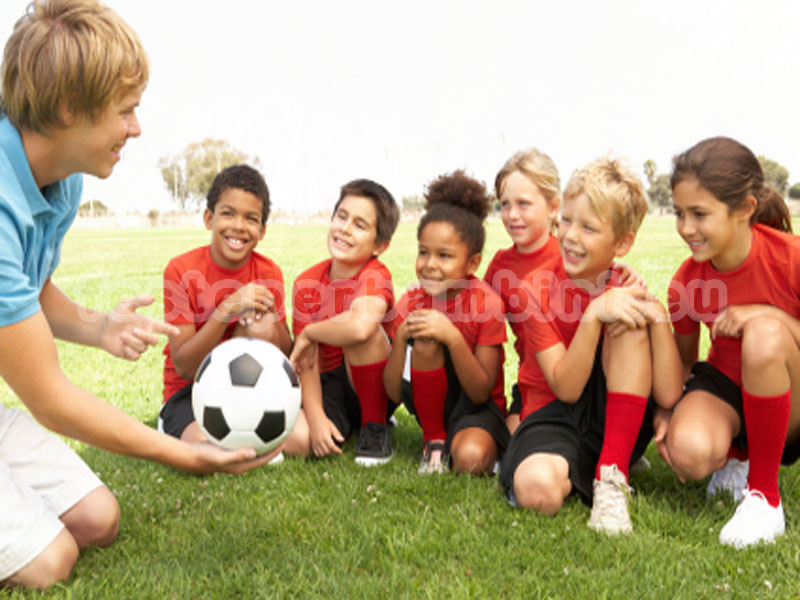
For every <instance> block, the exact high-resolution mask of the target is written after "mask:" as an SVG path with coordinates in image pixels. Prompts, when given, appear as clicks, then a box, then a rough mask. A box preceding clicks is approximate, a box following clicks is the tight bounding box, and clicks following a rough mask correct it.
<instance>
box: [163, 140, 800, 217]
mask: <svg viewBox="0 0 800 600" xmlns="http://www.w3.org/2000/svg"><path fill="white" fill-rule="evenodd" d="M758 160H759V162H760V163H761V168H762V169H763V170H764V179H765V182H766V184H767V185H769V186H770V187H772V188H773V189H774V190H775V191H776V192H778V193H779V194H780V195H781V197H782V198H786V197H787V195H788V197H789V198H792V199H795V200H798V199H800V182H798V183H795V184H794V185H792V186H791V187H790V186H789V170H788V169H787V168H786V167H784V166H783V165H781V164H780V163H778V162H776V161H774V160H771V159H769V158H767V157H765V156H763V155H762V156H759V157H758ZM241 163H247V164H249V165H251V166H253V167H255V168H257V169H260V168H261V161H260V160H259V159H258V157H257V156H250V155H248V154H247V153H245V152H243V151H241V150H239V149H237V148H234V147H233V146H231V145H230V144H229V143H228V142H227V141H225V140H220V139H212V138H206V139H204V140H201V141H198V142H192V143H190V144H189V145H188V146H186V148H184V150H183V151H182V152H180V153H178V154H167V155H165V156H162V157H161V158H160V159H159V160H158V163H157V166H158V168H159V170H160V171H161V178H162V179H163V181H164V186H165V187H166V189H167V191H168V192H169V194H170V196H172V199H173V201H174V202H175V203H176V204H177V205H178V206H179V207H180V208H181V209H183V210H199V209H200V208H202V207H203V206H204V204H205V195H206V192H207V191H208V188H209V187H210V186H211V182H212V181H213V180H214V177H215V176H216V175H217V173H219V172H220V171H221V170H222V169H224V168H226V167H230V166H232V165H236V164H241ZM644 174H645V177H646V178H647V185H648V188H647V194H648V196H649V198H650V205H651V206H653V207H658V208H662V209H663V208H668V207H670V206H672V189H671V187H670V185H669V175H668V174H667V173H659V172H658V166H657V165H656V163H655V161H653V160H650V159H648V160H646V161H645V162H644ZM423 203H424V201H423V198H422V197H421V196H418V195H414V196H407V197H404V198H403V199H402V205H403V209H404V212H406V211H407V212H414V211H421V209H422V205H423Z"/></svg>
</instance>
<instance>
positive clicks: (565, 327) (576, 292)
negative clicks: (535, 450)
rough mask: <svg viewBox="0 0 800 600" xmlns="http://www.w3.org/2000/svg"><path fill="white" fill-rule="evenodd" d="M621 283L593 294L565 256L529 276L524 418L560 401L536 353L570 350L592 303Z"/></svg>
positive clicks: (614, 282) (523, 372)
mask: <svg viewBox="0 0 800 600" xmlns="http://www.w3.org/2000/svg"><path fill="white" fill-rule="evenodd" d="M617 284H618V279H614V278H612V281H610V282H608V283H607V285H606V287H604V288H602V289H597V290H594V291H593V292H592V293H589V292H588V291H587V290H584V289H581V288H580V287H578V284H577V283H575V282H574V281H573V280H572V279H570V277H569V275H567V273H566V271H565V270H564V264H563V262H562V261H561V257H558V258H556V259H552V260H550V261H549V262H547V263H545V264H543V265H542V266H541V267H540V268H539V269H537V270H536V271H534V272H531V273H529V274H528V275H527V276H526V277H525V283H524V285H526V286H529V287H528V293H529V302H530V305H531V309H530V318H528V319H526V320H525V321H524V322H523V327H524V329H525V333H524V336H525V361H524V362H523V363H522V365H521V366H520V369H519V386H520V392H521V394H522V412H521V413H520V418H521V419H524V418H525V417H527V416H528V415H530V414H531V413H534V412H536V411H537V410H539V409H540V408H542V407H543V406H546V405H547V404H549V403H550V402H552V401H553V400H555V399H556V395H555V394H554V393H553V390H551V389H550V385H549V384H548V383H547V379H545V376H544V373H542V369H541V367H540V366H539V361H538V360H537V359H536V353H537V352H541V351H542V350H547V349H548V348H552V347H553V346H555V345H556V344H558V343H562V344H564V347H565V348H569V345H570V344H571V343H572V338H573V337H575V332H576V331H577V329H578V325H580V322H581V317H582V316H583V313H584V312H585V311H586V308H587V307H588V306H589V303H590V302H591V301H592V300H593V299H594V298H596V297H597V296H599V295H600V294H602V293H603V292H605V290H606V289H608V287H611V286H613V285H617Z"/></svg>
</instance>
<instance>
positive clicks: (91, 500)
mask: <svg viewBox="0 0 800 600" xmlns="http://www.w3.org/2000/svg"><path fill="white" fill-rule="evenodd" d="M119 517H120V512H119V503H118V502H117V499H116V498H115V497H114V494H112V493H111V492H110V491H109V489H108V488H107V487H105V486H103V487H99V488H97V489H95V490H93V491H92V492H90V493H89V494H88V495H87V496H86V497H85V498H83V500H81V501H80V502H78V504H76V505H75V506H73V507H72V508H71V509H70V510H68V511H67V512H66V513H64V514H63V515H61V520H62V521H63V522H64V524H65V525H66V526H67V529H69V531H70V533H71V534H72V536H73V537H74V538H75V541H76V542H77V543H78V546H79V547H81V548H85V547H87V546H100V547H105V546H108V545H110V544H111V543H112V542H113V541H114V540H115V539H116V537H117V532H118V531H119Z"/></svg>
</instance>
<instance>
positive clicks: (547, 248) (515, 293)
mask: <svg viewBox="0 0 800 600" xmlns="http://www.w3.org/2000/svg"><path fill="white" fill-rule="evenodd" d="M560 254H561V251H560V250H559V247H558V240H557V239H556V237H555V236H553V235H551V236H550V237H549V238H547V242H546V243H545V245H544V246H542V247H541V248H539V249H538V250H536V251H534V252H527V253H523V252H520V251H519V250H517V247H516V246H511V247H510V248H506V249H505V250H498V251H497V253H496V254H495V255H494V258H492V262H490V263H489V266H488V267H486V273H485V274H484V275H483V280H484V281H485V282H486V283H488V284H489V285H491V286H492V288H494V291H495V292H497V293H498V294H500V298H501V299H502V301H503V313H504V314H505V315H506V320H507V321H508V323H509V325H511V331H513V332H514V336H515V338H516V339H515V340H514V350H516V351H517V356H518V357H519V364H520V365H521V364H522V362H523V361H524V360H525V337H524V335H525V329H524V328H523V326H522V321H524V320H525V319H527V318H528V313H527V311H528V297H527V294H525V293H524V292H523V291H522V286H521V284H522V280H523V279H524V278H525V276H526V275H527V274H528V273H530V272H531V271H533V270H534V269H538V268H539V266H540V265H542V264H544V263H545V262H547V261H549V260H552V259H554V258H555V257H557V256H560ZM504 363H505V352H503V356H502V362H501V364H500V369H499V371H498V373H497V381H496V382H495V385H494V389H493V390H492V397H493V398H494V399H495V402H497V404H498V406H500V405H501V404H502V405H503V414H505V402H506V401H505V373H504V370H503V364H504Z"/></svg>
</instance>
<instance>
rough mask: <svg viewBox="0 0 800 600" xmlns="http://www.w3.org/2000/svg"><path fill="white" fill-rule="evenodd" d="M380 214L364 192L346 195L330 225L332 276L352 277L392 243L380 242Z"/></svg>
mask: <svg viewBox="0 0 800 600" xmlns="http://www.w3.org/2000/svg"><path fill="white" fill-rule="evenodd" d="M377 235H378V214H377V211H376V210H375V204H374V203H373V201H372V200H371V199H370V198H365V197H364V196H351V195H348V196H345V197H344V198H342V201H341V202H340V203H339V206H337V207H336V210H335V211H334V213H333V217H331V224H330V227H329V229H328V251H329V252H330V254H331V258H332V259H333V265H332V274H331V278H333V279H338V278H344V277H352V276H354V275H355V274H356V273H358V271H359V270H360V269H361V267H362V266H363V265H364V264H365V263H366V262H367V261H368V260H369V259H371V258H372V257H374V256H378V255H379V254H380V253H381V252H383V250H385V249H386V247H387V246H388V245H389V244H388V242H384V243H380V244H376V243H375V239H376V237H377Z"/></svg>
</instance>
